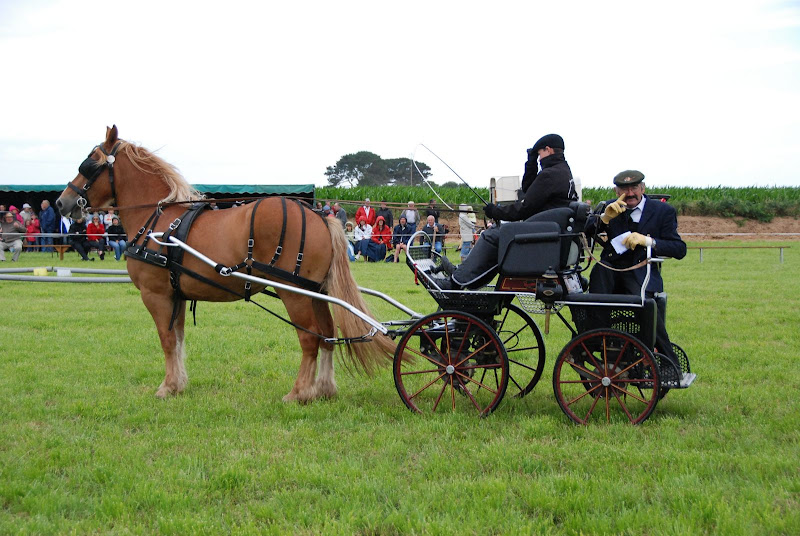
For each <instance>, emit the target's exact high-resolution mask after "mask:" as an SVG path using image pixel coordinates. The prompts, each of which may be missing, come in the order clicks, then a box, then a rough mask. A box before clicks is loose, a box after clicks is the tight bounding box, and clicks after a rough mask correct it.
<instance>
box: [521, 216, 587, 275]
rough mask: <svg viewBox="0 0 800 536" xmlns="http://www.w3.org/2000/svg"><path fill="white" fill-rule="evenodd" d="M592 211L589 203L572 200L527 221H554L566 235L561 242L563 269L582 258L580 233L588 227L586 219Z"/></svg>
mask: <svg viewBox="0 0 800 536" xmlns="http://www.w3.org/2000/svg"><path fill="white" fill-rule="evenodd" d="M590 213H591V207H590V206H589V204H588V203H581V202H580V201H572V202H571V203H570V204H569V206H566V207H560V208H553V209H550V210H545V211H544V212H540V213H538V214H534V215H533V216H531V217H530V218H528V219H527V220H525V221H526V222H535V221H554V222H556V223H557V224H558V225H559V227H560V228H561V233H562V234H563V235H564V236H563V237H562V238H563V239H562V242H561V269H564V268H566V267H568V266H574V265H576V264H577V263H578V262H580V260H581V258H580V257H581V255H580V253H581V243H580V239H579V237H578V236H579V234H580V233H582V232H583V230H584V228H585V227H586V220H587V218H588V217H589V214H590Z"/></svg>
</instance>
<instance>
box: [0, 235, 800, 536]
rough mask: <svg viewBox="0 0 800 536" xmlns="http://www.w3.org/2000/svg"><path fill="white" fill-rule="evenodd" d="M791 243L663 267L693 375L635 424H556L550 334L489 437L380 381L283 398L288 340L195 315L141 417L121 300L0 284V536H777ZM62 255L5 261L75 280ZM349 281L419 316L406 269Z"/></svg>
mask: <svg viewBox="0 0 800 536" xmlns="http://www.w3.org/2000/svg"><path fill="white" fill-rule="evenodd" d="M756 244H762V245H764V244H766V243H756V242H748V243H747V245H756ZM774 244H775V243H772V245H774ZM796 244H797V243H792V244H791V246H792V249H789V250H787V251H786V256H785V262H784V263H783V264H781V263H779V262H778V254H777V253H776V252H774V251H773V250H760V249H749V250H708V251H706V252H705V255H704V261H703V263H702V264H701V263H700V262H699V254H698V252H697V251H696V250H691V251H690V253H689V255H688V256H687V258H686V259H684V260H683V261H679V262H678V261H674V260H670V261H667V262H666V263H665V272H664V273H665V279H666V281H667V286H668V290H669V292H670V297H669V314H668V318H669V322H668V326H669V328H670V334H671V336H672V338H673V339H674V340H675V341H676V342H677V343H679V344H680V345H681V346H683V347H684V348H685V349H686V350H687V352H688V354H689V356H690V358H691V363H692V368H693V371H694V372H696V373H697V374H698V379H697V381H696V382H695V385H694V386H693V387H692V388H691V389H688V390H685V391H681V392H671V393H670V394H669V395H668V396H667V397H666V398H665V399H664V400H663V401H662V402H661V403H660V404H659V405H658V407H657V408H656V411H655V413H654V414H653V416H652V417H651V418H650V419H649V420H648V421H646V422H645V423H644V424H643V425H641V426H638V427H632V426H629V425H622V424H612V425H594V426H589V427H579V426H575V425H573V424H572V423H571V422H570V421H568V419H567V418H566V417H565V416H564V415H563V413H562V412H561V410H560V409H559V407H558V405H557V404H556V402H555V400H554V397H553V390H552V386H551V374H552V363H553V361H554V360H555V357H556V355H557V354H558V352H559V351H560V349H561V347H562V346H563V345H564V344H565V343H566V342H567V340H568V338H569V337H568V332H567V330H566V329H565V328H564V327H563V326H560V325H559V324H558V323H557V322H553V328H552V331H551V333H550V334H549V335H546V336H545V342H546V344H547V347H548V361H547V365H546V368H545V374H544V376H543V377H542V380H541V382H540V383H539V384H538V386H537V387H536V389H535V390H534V391H533V392H532V393H531V394H530V395H528V396H527V397H525V398H523V399H519V400H515V399H511V398H506V399H505V400H504V401H503V402H502V404H501V405H500V407H499V408H498V410H497V411H496V412H495V413H494V414H492V415H491V416H489V417H488V418H486V419H478V418H477V417H475V416H474V415H473V414H472V413H469V414H468V413H466V412H457V413H455V414H453V413H450V412H444V413H443V414H439V415H433V416H420V415H416V414H412V413H411V412H409V411H408V410H407V409H406V408H405V406H404V405H403V403H402V402H401V400H400V398H399V397H398V395H397V393H396V391H395V388H394V384H393V381H392V377H391V372H390V369H388V368H387V369H385V370H383V371H381V372H380V373H379V374H378V375H377V376H376V377H374V378H366V377H363V376H350V375H347V374H343V373H340V374H339V375H338V377H337V381H338V384H339V388H340V391H339V395H338V397H337V398H336V399H334V400H330V401H322V402H315V403H313V404H310V405H306V406H300V405H297V404H284V403H283V402H281V397H282V396H283V395H284V394H285V393H287V392H288V391H289V389H290V388H291V385H292V382H293V381H294V378H295V374H296V372H297V366H298V363H299V359H298V353H299V346H298V344H297V338H296V336H295V334H294V333H293V330H292V329H291V328H290V327H289V326H287V325H285V324H283V323H282V322H279V321H278V320H276V319H274V318H272V317H270V316H268V315H265V314H263V313H261V312H260V311H259V310H258V308H256V307H254V306H252V305H249V304H244V303H233V304H205V303H201V304H200V307H199V310H198V313H197V322H198V325H197V326H196V327H194V326H191V325H188V326H187V353H188V360H187V364H188V370H189V378H190V383H189V387H188V389H187V391H186V392H185V393H184V394H183V395H181V396H178V397H175V398H171V399H168V400H158V399H156V398H155V396H154V393H155V390H156V388H157V387H158V385H159V384H160V382H161V380H162V379H163V374H164V366H163V357H162V353H161V350H160V347H159V344H158V340H157V336H156V331H155V329H154V327H153V324H152V321H151V319H150V317H149V315H148V313H147V312H146V310H145V308H144V306H143V305H142V304H141V301H140V299H139V296H138V291H137V290H136V289H135V288H134V287H133V286H132V285H121V284H108V285H90V284H50V283H47V284H45V283H30V282H0V307H2V310H3V312H4V314H3V320H2V327H0V335H1V336H2V340H3V345H4V352H3V357H2V358H0V414H1V415H2V419H0V534H86V533H103V534H105V533H112V534H220V533H235V534H240V533H241V534H264V533H266V534H428V533H431V534H445V533H456V532H458V533H464V534H578V533H585V534H618V533H619V534H743V535H745V534H746V535H751V534H798V533H800V474H798V473H799V470H798V468H800V432H799V431H798V430H800V413H799V412H798V410H799V409H800V408H799V407H798V406H799V404H798V401H800V387H798V386H800V369H799V368H798V366H797V364H798V357H797V356H798V348H800V329H798V320H800V313H798V299H797V296H798V294H800V247H797V245H796ZM690 245H696V244H690ZM726 245H736V244H735V243H726ZM67 258H68V259H67V260H66V261H65V262H63V263H60V262H59V261H58V260H57V258H51V257H50V255H49V254H46V253H35V254H30V253H29V254H25V255H23V257H22V260H21V262H20V263H19V264H21V265H22V266H51V265H54V264H55V265H66V266H86V264H87V263H80V262H79V261H78V257H77V255H76V254H74V253H68V254H67ZM107 258H108V257H107ZM453 260H455V257H453ZM11 265H12V264H11V263H10V262H6V263H2V267H3V268H8V267H11ZM91 265H92V266H93V267H102V268H116V267H119V266H120V265H121V263H115V262H114V261H110V262H109V261H108V260H106V261H105V262H94V263H91ZM352 266H353V270H354V274H355V277H356V279H357V280H358V281H359V283H360V284H361V285H362V286H367V287H371V288H375V289H377V290H380V291H383V292H386V293H388V294H390V295H391V296H393V297H394V298H396V299H398V300H399V301H401V302H403V303H405V304H407V305H408V306H410V307H412V308H413V309H415V310H417V311H420V312H425V313H427V312H433V311H434V310H435V305H434V302H433V301H432V300H431V299H430V298H429V297H428V296H427V294H426V293H425V292H424V291H423V289H422V288H421V287H417V286H414V284H413V276H412V275H411V274H410V272H409V271H408V269H407V268H405V266H404V265H402V264H399V265H393V264H391V265H389V264H380V265H377V264H365V263H357V264H352ZM267 301H268V303H271V304H272V305H274V306H275V307H274V309H275V310H276V311H281V310H282V308H281V306H280V304H279V303H278V302H269V300H267ZM369 301H370V303H371V304H372V306H373V311H374V312H375V313H376V316H378V317H379V318H380V319H381V320H389V319H399V318H402V314H401V313H399V311H397V310H395V309H393V308H392V307H391V306H388V305H385V304H383V303H381V302H378V301H376V300H375V299H373V298H370V299H369ZM537 321H538V322H539V323H540V325H543V322H542V318H541V317H540V316H537ZM340 372H341V370H340Z"/></svg>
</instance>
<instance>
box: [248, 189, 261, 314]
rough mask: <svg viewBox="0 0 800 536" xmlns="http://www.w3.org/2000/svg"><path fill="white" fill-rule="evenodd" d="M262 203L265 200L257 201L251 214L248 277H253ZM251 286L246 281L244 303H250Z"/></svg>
mask: <svg viewBox="0 0 800 536" xmlns="http://www.w3.org/2000/svg"><path fill="white" fill-rule="evenodd" d="M261 201H263V199H259V200H258V201H256V203H255V205H253V212H252V213H251V214H250V239H249V240H248V241H247V259H245V261H244V262H245V269H246V271H247V275H253V247H254V246H255V236H256V234H255V233H256V210H258V205H259V204H261ZM251 286H252V284H251V283H250V281H245V283H244V301H250V294H251V291H250V287H251Z"/></svg>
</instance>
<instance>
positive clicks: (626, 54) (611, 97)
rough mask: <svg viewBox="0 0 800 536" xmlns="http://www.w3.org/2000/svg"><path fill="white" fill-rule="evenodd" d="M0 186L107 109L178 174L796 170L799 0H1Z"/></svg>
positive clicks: (105, 119) (782, 173)
mask: <svg viewBox="0 0 800 536" xmlns="http://www.w3.org/2000/svg"><path fill="white" fill-rule="evenodd" d="M0 57H2V58H3V71H4V76H3V82H2V83H0V102H2V109H3V113H2V118H0V184H34V183H46V184H59V183H66V182H67V181H69V180H71V179H72V178H74V176H75V174H76V172H77V167H78V164H79V163H80V162H81V161H82V160H83V158H85V156H86V153H87V152H88V151H89V149H91V147H92V146H93V145H94V144H96V143H99V142H100V141H102V139H103V137H104V136H105V127H106V125H112V124H116V125H117V126H118V127H119V131H120V136H121V137H122V138H124V139H126V140H128V141H132V142H136V143H138V144H140V145H143V146H145V147H147V148H148V149H151V150H158V153H159V154H160V155H161V156H162V157H163V158H164V159H166V160H167V161H168V162H170V163H172V164H174V165H175V166H177V167H178V168H179V169H180V170H181V172H182V173H183V174H184V176H185V177H186V178H187V179H188V180H189V182H192V183H230V184H245V183H247V184H299V183H303V184H304V183H315V184H317V185H322V184H324V183H325V179H326V178H325V176H324V172H325V168H326V167H327V166H329V165H333V164H335V163H336V161H337V160H338V159H339V157H341V156H342V155H343V154H346V153H353V152H357V151H361V150H366V151H372V152H374V153H377V154H379V155H380V156H381V157H383V158H397V157H406V156H411V155H412V154H413V155H415V156H416V158H417V159H418V160H421V161H423V162H425V163H427V164H428V165H430V166H431V168H432V170H433V173H434V175H433V177H432V179H433V180H434V181H436V182H439V183H443V182H446V181H449V180H457V179H456V177H454V176H453V175H452V174H451V173H450V172H449V171H448V170H447V169H446V168H445V167H444V166H443V165H441V164H440V163H439V162H438V161H437V160H436V158H435V157H433V156H432V155H431V154H430V153H428V152H427V151H426V150H425V149H423V148H421V147H419V144H420V143H424V144H425V145H427V146H428V147H430V149H431V150H433V151H435V152H436V153H437V154H438V155H439V156H440V157H441V158H443V159H444V160H445V161H446V162H447V163H448V164H449V165H450V166H451V167H452V168H453V169H454V170H455V171H457V172H458V173H459V175H461V176H462V177H463V178H464V179H466V180H467V181H468V182H469V183H470V184H472V185H476V186H488V181H489V178H490V177H492V176H502V175H521V174H522V171H523V165H524V162H525V159H526V152H525V149H526V148H528V147H530V146H531V145H533V143H534V142H535V141H536V139H538V138H539V137H540V136H542V135H543V134H547V133H549V132H556V133H559V134H561V135H562V136H563V137H564V139H565V141H566V156H567V160H568V161H569V163H570V165H571V167H572V170H573V174H574V175H575V176H576V177H579V178H580V179H581V181H582V183H583V185H590V186H601V185H609V184H610V183H611V179H612V177H613V176H614V175H615V174H616V173H617V172H619V171H621V170H623V169H629V168H635V169H640V170H641V171H642V172H644V173H645V175H646V176H647V181H648V183H649V184H650V185H662V186H668V185H676V186H680V185H686V186H717V185H726V186H750V185H759V186H768V185H791V186H798V185H800V69H799V68H798V67H800V3H799V2H797V1H796V0H795V1H761V2H759V1H752V0H750V1H747V2H742V1H736V0H733V1H731V0H726V1H709V2H703V1H702V0H693V1H683V0H673V1H671V2H643V1H640V0H638V1H632V2H616V1H608V2H594V1H573V2H556V1H548V2H541V1H538V0H527V1H524V2H504V1H502V0H497V1H495V2H486V1H480V2H470V1H464V0H462V1H458V2H450V1H434V0H426V1H413V0H412V1H403V2H379V1H375V0H371V1H364V2H356V1H351V0H335V1H328V2H301V1H298V2H270V1H264V2H238V1H235V0H234V1H228V2H220V1H219V0H216V1H213V2H206V1H202V0H201V1H197V0H195V1H191V2H188V1H174V2H173V1H169V0H158V1H151V0H137V1H135V2H134V1H121V2H108V1H81V0H68V1H50V0H0Z"/></svg>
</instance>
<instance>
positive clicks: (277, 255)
mask: <svg viewBox="0 0 800 536" xmlns="http://www.w3.org/2000/svg"><path fill="white" fill-rule="evenodd" d="M281 210H282V211H283V223H282V224H281V238H280V240H278V247H276V248H275V254H274V255H273V256H272V260H271V261H269V265H270V266H275V263H276V262H278V258H280V256H281V253H283V239H284V238H285V237H286V198H285V197H281Z"/></svg>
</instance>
